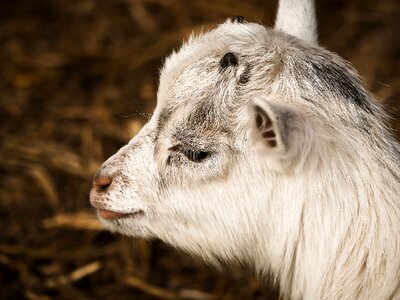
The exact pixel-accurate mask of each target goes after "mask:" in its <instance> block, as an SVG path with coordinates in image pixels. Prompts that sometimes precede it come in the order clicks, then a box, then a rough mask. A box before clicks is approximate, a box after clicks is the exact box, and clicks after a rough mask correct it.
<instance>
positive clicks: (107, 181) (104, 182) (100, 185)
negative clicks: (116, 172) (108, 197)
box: [93, 173, 113, 192]
mask: <svg viewBox="0 0 400 300" xmlns="http://www.w3.org/2000/svg"><path fill="white" fill-rule="evenodd" d="M112 182H113V179H112V177H111V176H110V175H106V174H101V173H98V174H96V176H95V177H94V179H93V188H94V189H96V190H97V191H99V192H102V191H105V190H107V188H108V187H109V186H110V185H111V183H112Z"/></svg>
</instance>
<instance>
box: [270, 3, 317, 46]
mask: <svg viewBox="0 0 400 300" xmlns="http://www.w3.org/2000/svg"><path fill="white" fill-rule="evenodd" d="M275 29H278V30H282V31H284V32H286V33H289V34H291V35H294V36H297V37H298V38H301V39H303V40H304V41H307V42H309V43H312V44H317V43H318V33H317V21H316V17H315V5H314V0H280V1H279V7H278V14H277V17H276V21H275Z"/></svg>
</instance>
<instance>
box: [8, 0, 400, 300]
mask: <svg viewBox="0 0 400 300" xmlns="http://www.w3.org/2000/svg"><path fill="white" fill-rule="evenodd" d="M317 2H318V8H317V11H318V17H319V27H320V41H321V44H322V45H323V46H324V47H327V48H328V49H329V50H332V51H335V52H337V53H339V54H340V55H341V56H343V57H345V58H346V59H348V60H349V61H350V62H352V63H353V64H354V65H355V66H356V68H357V69H358V70H359V71H360V72H361V74H362V75H363V76H364V78H365V81H366V84H367V85H368V86H369V87H370V89H371V90H372V91H373V92H374V93H375V95H376V96H377V99H378V100H379V101H381V102H384V103H385V106H386V108H387V110H388V111H389V112H390V113H391V115H392V116H393V118H392V121H391V123H392V127H393V128H394V129H395V130H397V131H396V132H397V133H396V134H397V135H398V130H400V114H399V111H400V76H399V70H400V37H399V36H400V2H399V1H398V0H380V1H372V0H371V1H369V0H358V1H344V0H342V1H337V0H331V1H328V0H320V1H317ZM276 6H277V0H274V1H272V0H263V1H261V0H249V1H229V0H219V1H205V0H193V1H183V0H182V1H172V0H114V1H111V0H102V1H95V0H79V1H78V0H53V1H52V0H46V1H44V0H26V1H22V0H8V1H4V0H0V124H1V127H0V128H1V131H0V145H1V146H0V174H1V180H0V299H43V300H46V299H277V291H276V290H274V289H273V288H272V287H271V285H268V284H264V282H263V281H262V280H259V279H258V280H257V279H256V278H255V277H254V276H252V273H251V271H246V270H245V268H243V267H241V266H234V267H226V269H223V270H217V269H216V268H214V267H210V266H207V265H206V264H204V263H203V262H202V261H201V260H200V259H196V258H193V257H191V256H189V255H186V254H184V253H182V252H181V251H178V250H174V249H172V248H170V247H167V246H165V245H164V244H162V243H161V242H159V241H152V242H151V243H150V242H147V241H144V240H140V239H132V238H126V237H122V236H118V235H113V234H110V233H107V232H105V231H102V230H101V226H99V224H98V223H97V221H96V219H95V217H94V211H93V210H92V209H91V208H90V205H89V202H88V196H89V191H90V187H91V179H92V176H93V174H94V172H95V171H96V169H97V167H98V166H99V165H100V164H101V163H102V162H103V161H104V160H105V159H106V158H107V157H109V156H110V155H112V154H113V153H114V152H116V151H117V149H118V148H120V147H121V146H122V145H124V144H125V143H127V142H128V140H129V139H130V138H131V137H132V136H133V135H134V134H135V133H137V132H138V130H139V129H140V128H141V126H142V125H143V124H144V123H145V122H146V120H147V118H148V117H149V115H150V114H151V112H152V110H153V108H154V106H155V103H156V90H157V81H158V73H159V68H160V67H161V65H162V62H163V58H164V57H165V56H166V55H168V53H170V52H171V50H172V49H176V48H177V47H179V45H180V43H181V41H182V40H183V39H184V38H187V37H188V35H189V34H190V33H191V32H192V31H195V32H197V31H199V30H201V28H203V27H204V28H205V29H208V28H212V27H214V26H215V25H216V24H218V23H220V22H223V21H224V20H225V19H226V18H228V17H232V16H236V15H243V16H245V18H246V20H248V21H255V22H262V23H264V24H266V25H269V26H271V25H272V24H273V20H274V15H275V11H276Z"/></svg>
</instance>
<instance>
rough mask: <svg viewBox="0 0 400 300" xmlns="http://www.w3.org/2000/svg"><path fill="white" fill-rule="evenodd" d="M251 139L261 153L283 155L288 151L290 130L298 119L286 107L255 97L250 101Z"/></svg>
mask: <svg viewBox="0 0 400 300" xmlns="http://www.w3.org/2000/svg"><path fill="white" fill-rule="evenodd" d="M249 110H250V126H251V138H252V140H253V141H254V143H255V144H257V145H258V147H261V148H262V150H263V152H264V151H265V153H266V154H268V155H269V154H272V155H274V154H275V155H283V154H285V153H287V152H288V151H289V147H290V146H291V144H292V143H291V141H290V140H289V139H290V138H291V136H292V134H291V132H290V130H291V128H292V127H293V123H297V120H296V119H298V117H297V116H296V114H295V113H294V112H293V111H292V110H291V109H289V108H288V107H287V106H286V105H281V104H277V103H274V102H272V101H268V100H267V99H265V98H263V97H255V98H254V99H252V100H251V101H250V107H249Z"/></svg>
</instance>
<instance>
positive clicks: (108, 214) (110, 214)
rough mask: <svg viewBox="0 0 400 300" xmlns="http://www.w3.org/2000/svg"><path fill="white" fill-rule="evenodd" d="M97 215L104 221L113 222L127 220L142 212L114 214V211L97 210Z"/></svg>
mask: <svg viewBox="0 0 400 300" xmlns="http://www.w3.org/2000/svg"><path fill="white" fill-rule="evenodd" d="M97 212H98V215H99V216H100V217H101V218H102V219H105V220H109V221H113V220H118V219H122V218H128V217H132V216H133V215H137V214H142V213H143V211H141V210H139V211H136V212H130V213H121V212H116V211H111V210H106V209H101V208H99V209H97Z"/></svg>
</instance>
